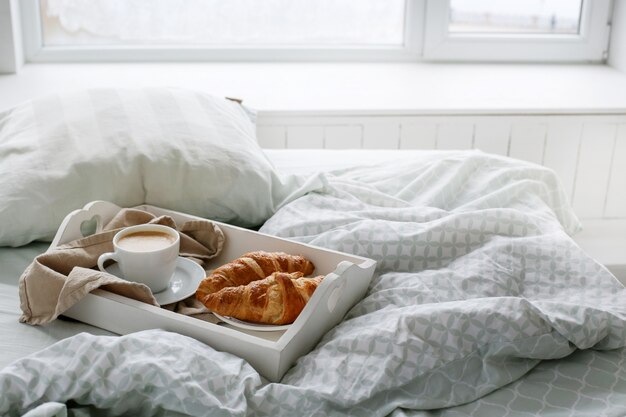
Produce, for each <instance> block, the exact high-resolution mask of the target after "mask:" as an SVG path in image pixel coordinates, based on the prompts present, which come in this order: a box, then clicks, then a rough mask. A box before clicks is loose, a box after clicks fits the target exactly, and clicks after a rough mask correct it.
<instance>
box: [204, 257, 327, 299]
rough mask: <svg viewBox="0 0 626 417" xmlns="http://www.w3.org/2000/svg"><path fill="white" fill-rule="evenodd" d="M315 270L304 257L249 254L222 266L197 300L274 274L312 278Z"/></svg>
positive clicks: (206, 284)
mask: <svg viewBox="0 0 626 417" xmlns="http://www.w3.org/2000/svg"><path fill="white" fill-rule="evenodd" d="M313 270H315V266H314V265H313V263H312V262H311V261H309V260H308V259H306V258H304V257H303V256H299V255H290V254H287V253H284V252H264V251H256V252H249V253H246V254H244V255H243V256H242V257H240V258H238V259H235V260H234V261H232V262H229V263H227V264H225V265H222V266H221V267H219V268H217V269H216V270H214V271H213V273H211V275H209V276H208V277H206V278H205V279H203V280H202V282H200V285H199V286H198V290H197V291H196V298H197V299H198V300H199V301H202V299H203V298H204V297H206V296H207V295H208V294H212V293H215V292H217V291H220V290H221V289H223V288H226V287H236V286H239V285H246V284H249V283H250V282H252V281H256V280H260V279H264V278H266V277H268V276H270V275H271V274H273V273H274V272H288V273H291V272H301V273H302V274H304V275H309V274H312V273H313Z"/></svg>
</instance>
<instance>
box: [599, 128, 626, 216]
mask: <svg viewBox="0 0 626 417" xmlns="http://www.w3.org/2000/svg"><path fill="white" fill-rule="evenodd" d="M617 129H618V130H617V137H616V141H615V152H613V164H612V166H611V173H610V178H609V189H608V194H607V200H606V208H605V211H604V216H605V217H610V218H620V217H626V124H620V125H618V127H617Z"/></svg>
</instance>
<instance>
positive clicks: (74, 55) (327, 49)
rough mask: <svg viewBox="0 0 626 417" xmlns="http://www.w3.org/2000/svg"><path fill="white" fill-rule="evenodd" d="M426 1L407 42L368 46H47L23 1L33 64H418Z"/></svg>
mask: <svg viewBox="0 0 626 417" xmlns="http://www.w3.org/2000/svg"><path fill="white" fill-rule="evenodd" d="M425 1H426V0H406V11H405V21H404V44H403V45H400V46H362V47H355V46H350V47H331V46H320V47H316V46H303V47H297V48H294V47H280V46H276V47H228V46H224V47H214V46H204V45H189V46H184V45H182V46H178V45H176V46H158V45H154V46H152V45H146V46H144V45H141V46H123V45H122V46H118V45H116V46H100V45H99V46H96V47H82V46H44V45H43V37H42V31H41V24H40V12H39V1H37V0H20V4H21V12H22V13H21V15H22V27H23V32H24V33H23V37H24V54H25V57H26V61H27V62H51V61H54V62H106V61H416V60H417V59H419V57H420V56H421V54H422V50H421V48H422V45H423V39H422V36H423V34H424V31H423V29H422V28H421V27H420V26H419V25H415V24H412V23H413V22H416V21H418V22H421V21H423V20H424V16H423V13H424V10H425Z"/></svg>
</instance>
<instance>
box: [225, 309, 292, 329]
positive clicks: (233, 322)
mask: <svg viewBox="0 0 626 417" xmlns="http://www.w3.org/2000/svg"><path fill="white" fill-rule="evenodd" d="M213 315H214V316H215V317H217V318H218V319H220V320H221V321H223V322H224V323H228V324H230V325H231V326H234V327H239V328H240V329H245V330H254V331H255V332H277V331H280V330H287V329H288V328H289V327H290V326H291V324H283V325H280V326H276V325H273V324H259V323H251V322H249V321H242V320H239V319H236V318H234V317H226V316H221V315H219V314H217V313H215V312H214V313H213Z"/></svg>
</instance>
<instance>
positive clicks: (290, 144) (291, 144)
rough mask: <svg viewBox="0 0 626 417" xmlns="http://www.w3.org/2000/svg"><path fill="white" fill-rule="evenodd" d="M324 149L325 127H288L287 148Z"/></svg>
mask: <svg viewBox="0 0 626 417" xmlns="http://www.w3.org/2000/svg"><path fill="white" fill-rule="evenodd" d="M323 147H324V127H323V126H288V127H287V148H289V149H320V148H323Z"/></svg>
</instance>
